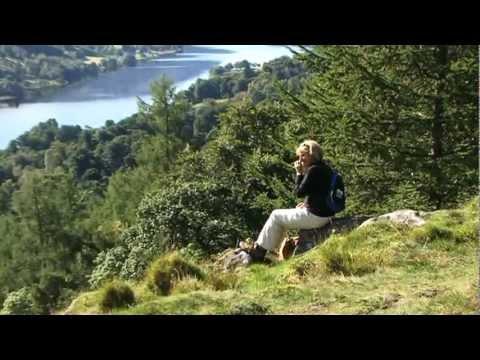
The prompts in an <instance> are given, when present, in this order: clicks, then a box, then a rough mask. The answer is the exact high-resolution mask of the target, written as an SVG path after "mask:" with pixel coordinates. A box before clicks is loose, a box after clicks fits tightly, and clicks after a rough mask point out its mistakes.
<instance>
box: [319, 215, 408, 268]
mask: <svg viewBox="0 0 480 360" xmlns="http://www.w3.org/2000/svg"><path fill="white" fill-rule="evenodd" d="M399 235H401V232H400V230H398V229H396V232H392V227H391V226H389V225H388V224H384V223H378V224H372V225H370V226H368V227H365V228H363V229H359V230H357V231H353V232H351V233H349V234H346V235H344V236H341V235H340V236H335V235H334V236H332V237H330V238H329V239H328V240H327V241H326V242H325V243H324V245H323V247H322V248H321V254H322V258H323V261H324V263H325V268H326V271H327V272H328V273H336V274H344V275H358V276H361V275H365V274H368V273H372V272H375V271H376V270H377V269H378V268H380V267H383V266H385V265H388V264H390V263H391V262H392V261H393V254H394V252H393V249H394V247H395V245H396V243H397V242H398V237H399Z"/></svg>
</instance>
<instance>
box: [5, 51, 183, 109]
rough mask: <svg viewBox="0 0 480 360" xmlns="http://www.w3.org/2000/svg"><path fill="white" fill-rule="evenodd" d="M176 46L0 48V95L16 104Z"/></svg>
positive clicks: (132, 63) (131, 64)
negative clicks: (8, 97)
mask: <svg viewBox="0 0 480 360" xmlns="http://www.w3.org/2000/svg"><path fill="white" fill-rule="evenodd" d="M180 48H181V47H179V46H177V45H0V96H14V97H16V98H17V99H18V101H20V102H21V101H28V100H33V99H35V98H36V97H37V96H39V95H41V94H43V93H45V92H48V91H49V90H51V89H56V88H59V87H62V86H65V85H68V84H70V83H73V82H75V81H79V80H81V79H83V78H86V77H94V76H96V75H97V74H98V73H99V72H104V71H112V70H115V69H117V68H118V67H119V66H124V65H126V66H134V65H135V64H136V62H137V61H139V60H142V59H146V58H149V57H153V56H158V55H160V54H162V53H164V52H166V51H177V50H179V49H180Z"/></svg>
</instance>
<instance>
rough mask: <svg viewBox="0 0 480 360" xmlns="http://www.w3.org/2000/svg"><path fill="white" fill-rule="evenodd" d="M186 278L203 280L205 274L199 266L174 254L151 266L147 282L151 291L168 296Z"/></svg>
mask: <svg viewBox="0 0 480 360" xmlns="http://www.w3.org/2000/svg"><path fill="white" fill-rule="evenodd" d="M186 277H194V278H197V279H199V280H203V279H204V278H205V274H204V273H203V271H202V270H201V269H200V268H199V267H198V266H196V265H195V264H193V263H191V262H189V261H187V260H185V259H184V258H183V257H181V256H180V255H179V254H178V253H175V252H174V253H171V254H168V255H164V256H162V257H160V258H159V259H157V260H156V261H155V262H154V263H153V264H152V265H151V266H150V269H149V270H148V273H147V277H146V281H147V286H148V287H149V288H150V289H151V290H153V291H155V292H157V293H159V294H161V295H168V294H170V292H171V290H172V288H173V286H174V285H175V283H176V282H178V281H179V280H181V279H183V278H186Z"/></svg>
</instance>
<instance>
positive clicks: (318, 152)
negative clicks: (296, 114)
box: [295, 140, 323, 161]
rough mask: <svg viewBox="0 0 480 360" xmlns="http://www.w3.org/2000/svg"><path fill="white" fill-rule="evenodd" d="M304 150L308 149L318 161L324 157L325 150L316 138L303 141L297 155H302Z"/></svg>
mask: <svg viewBox="0 0 480 360" xmlns="http://www.w3.org/2000/svg"><path fill="white" fill-rule="evenodd" d="M303 151H308V153H309V154H310V155H311V156H312V157H313V158H314V159H315V160H317V161H320V160H322V159H323V152H322V149H321V148H320V144H319V143H317V142H316V141H314V140H305V141H304V142H302V143H301V144H300V145H299V146H298V148H297V150H296V151H295V153H296V154H297V156H299V155H300V153H301V152H303Z"/></svg>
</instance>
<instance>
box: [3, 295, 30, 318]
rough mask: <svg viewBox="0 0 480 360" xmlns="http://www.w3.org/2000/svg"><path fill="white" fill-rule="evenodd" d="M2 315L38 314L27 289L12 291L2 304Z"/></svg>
mask: <svg viewBox="0 0 480 360" xmlns="http://www.w3.org/2000/svg"><path fill="white" fill-rule="evenodd" d="M2 313H3V314H9V315H33V314H38V311H37V309H36V307H35V302H34V299H33V296H32V293H31V291H30V290H29V289H27V288H21V289H20V290H17V291H12V292H11V293H9V294H8V295H7V298H6V299H5V301H4V302H3V309H2Z"/></svg>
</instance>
